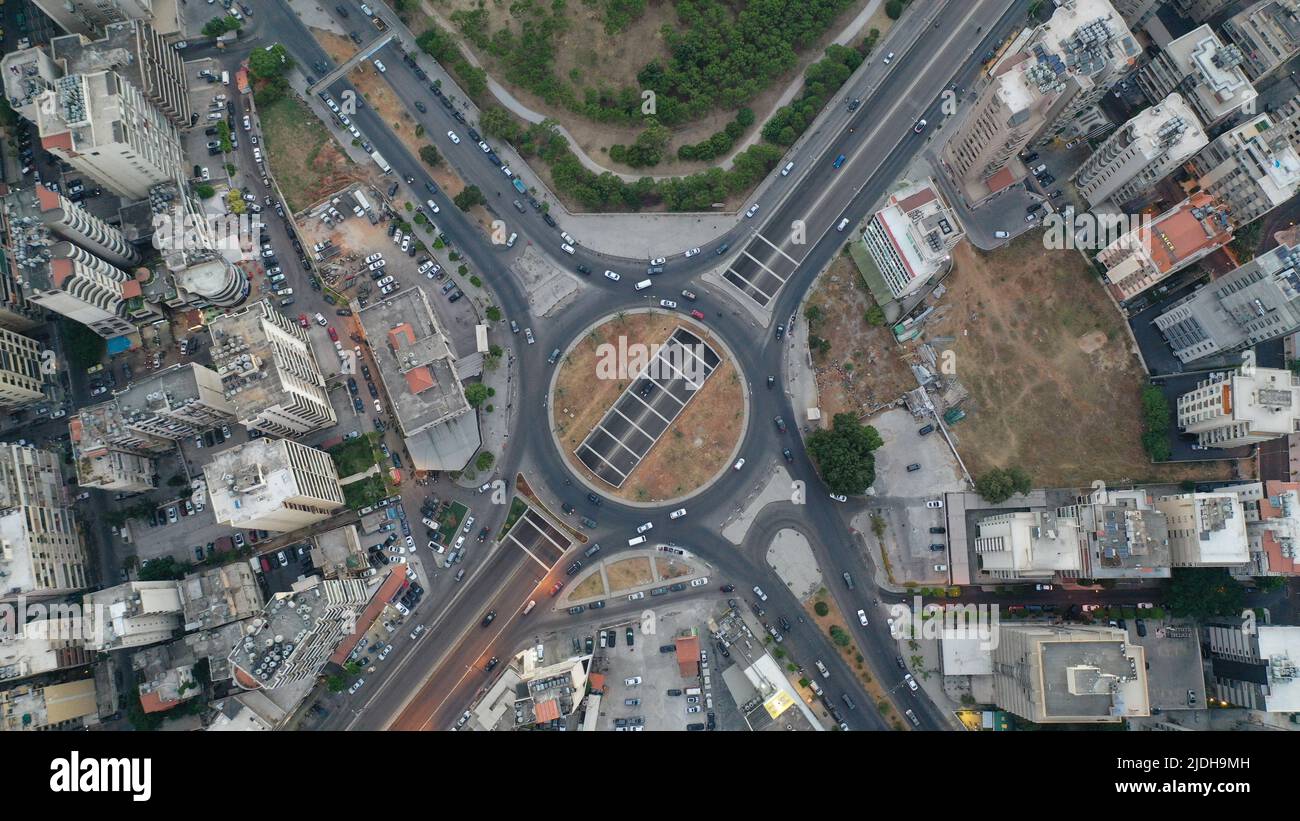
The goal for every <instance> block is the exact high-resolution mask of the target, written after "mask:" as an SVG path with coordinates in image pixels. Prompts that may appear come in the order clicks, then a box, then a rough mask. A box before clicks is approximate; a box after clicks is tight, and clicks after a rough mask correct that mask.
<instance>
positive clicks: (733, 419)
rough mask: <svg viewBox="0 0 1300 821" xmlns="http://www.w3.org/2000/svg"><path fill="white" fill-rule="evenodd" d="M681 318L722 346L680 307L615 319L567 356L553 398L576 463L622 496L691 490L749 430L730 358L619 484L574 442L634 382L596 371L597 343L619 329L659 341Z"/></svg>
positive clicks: (557, 428) (568, 453)
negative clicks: (590, 466) (591, 466)
mask: <svg viewBox="0 0 1300 821" xmlns="http://www.w3.org/2000/svg"><path fill="white" fill-rule="evenodd" d="M679 325H684V326H687V327H690V328H692V329H693V330H694V331H696V332H699V333H701V334H702V338H703V339H704V340H705V342H708V343H709V344H711V345H712V346H713V347H714V350H717V351H719V353H721V348H720V346H718V344H717V343H716V341H714V340H713V339H712V338H711V337H709V335H708V334H707V333H703V329H702V328H701V327H700V326H698V325H696V324H695V323H694V322H692V321H690V320H686V319H684V318H683V317H682V316H681V315H680V314H675V313H672V312H665V311H655V312H654V313H645V314H629V315H627V316H625V317H624V318H623V319H618V318H617V317H616V318H614V319H611V320H609V321H608V322H606V323H605V324H603V325H602V326H600V327H599V328H597V329H595V331H594V332H593V333H592V334H589V335H588V336H587V338H586V339H584V340H582V342H580V343H579V344H578V345H577V346H576V347H575V348H574V349H573V350H572V351H571V352H570V353H569V355H568V356H566V357H565V358H564V359H563V360H562V361H561V364H560V374H559V377H558V378H557V380H556V383H555V393H554V396H553V397H552V399H551V414H552V417H551V418H552V426H553V427H552V429H553V430H554V432H555V436H556V438H557V439H558V440H559V442H560V445H561V449H562V450H563V451H564V454H565V458H566V459H568V460H569V464H570V466H571V467H572V468H573V469H574V470H575V471H577V472H578V473H580V474H582V475H583V476H585V477H586V478H587V479H588V480H589V481H591V482H592V483H593V484H595V485H597V486H599V487H600V488H601V489H602V490H604V491H605V492H606V493H611V494H612V495H614V496H615V497H617V498H620V499H627V500H630V501H658V500H664V499H670V498H674V497H678V496H682V495H685V494H687V493H690V492H691V491H693V490H695V489H696V488H698V487H700V486H701V485H703V484H704V483H705V482H707V481H708V480H709V479H710V478H712V477H713V475H714V474H716V473H717V472H718V471H719V470H720V469H721V468H722V466H723V465H725V464H726V463H727V461H728V460H729V459H730V457H731V452H732V450H733V449H734V448H735V446H736V442H737V440H738V439H739V436H740V433H741V431H743V430H744V427H745V420H744V397H743V394H742V390H743V386H742V384H741V381H740V379H739V378H738V377H737V374H736V369H735V366H734V365H733V364H732V363H731V362H730V361H729V360H724V361H723V363H722V364H721V365H720V366H719V367H718V369H717V370H716V371H715V372H714V373H713V375H712V376H710V377H709V379H708V381H707V382H705V383H704V387H703V388H701V389H700V390H699V391H698V393H697V395H696V396H695V398H694V399H692V400H691V401H690V403H689V404H688V405H687V406H686V409H685V410H684V411H682V413H681V415H679V416H678V417H677V419H676V420H675V421H674V422H673V424H672V426H671V427H670V428H669V429H668V430H667V431H666V432H665V433H664V435H663V436H661V437H660V438H659V441H658V442H656V443H655V446H654V447H653V448H651V449H650V453H648V454H647V455H646V457H645V458H644V459H642V460H641V463H640V464H639V465H638V466H637V468H636V470H634V471H632V475H631V476H629V477H628V478H627V481H626V482H624V483H623V486H622V487H621V488H618V489H617V490H615V489H613V488H610V487H609V485H607V484H606V483H605V482H604V480H602V479H600V478H598V477H597V476H596V475H595V474H593V473H592V472H591V471H589V470H587V467H586V466H585V465H583V464H582V462H580V461H579V460H578V457H577V455H576V454H575V453H574V449H575V448H577V447H578V445H579V444H581V443H582V440H583V439H585V438H586V436H587V434H588V433H590V432H591V430H592V428H594V427H595V426H596V424H597V423H599V422H600V420H601V418H602V417H603V416H604V415H605V412H606V411H608V410H609V408H610V406H611V405H612V404H613V403H614V401H615V399H617V398H618V396H619V394H621V393H622V392H623V390H625V389H626V388H627V386H628V382H627V380H612V379H597V378H595V374H596V364H597V357H596V353H597V347H598V346H599V345H600V344H602V343H605V342H608V343H610V344H613V345H617V344H618V338H619V337H620V336H624V337H626V338H627V344H629V345H631V344H635V343H642V344H646V345H652V344H661V343H662V342H663V341H664V340H666V339H667V338H668V336H669V334H670V333H672V330H673V328H675V327H677V326H679Z"/></svg>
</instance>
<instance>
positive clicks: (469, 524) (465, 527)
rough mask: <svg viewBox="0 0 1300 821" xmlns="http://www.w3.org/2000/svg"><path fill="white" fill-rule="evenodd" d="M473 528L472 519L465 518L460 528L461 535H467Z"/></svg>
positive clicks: (470, 517) (471, 517) (469, 517)
mask: <svg viewBox="0 0 1300 821" xmlns="http://www.w3.org/2000/svg"><path fill="white" fill-rule="evenodd" d="M473 526H474V517H473V516H466V517H465V523H464V524H462V525H461V526H460V530H461V532H462V533H469V529H470V528H471V527H473Z"/></svg>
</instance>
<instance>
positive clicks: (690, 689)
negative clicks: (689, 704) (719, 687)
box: [686, 687, 701, 696]
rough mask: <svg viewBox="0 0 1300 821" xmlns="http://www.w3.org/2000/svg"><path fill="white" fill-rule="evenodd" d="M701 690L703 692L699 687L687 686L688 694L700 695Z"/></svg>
mask: <svg viewBox="0 0 1300 821" xmlns="http://www.w3.org/2000/svg"><path fill="white" fill-rule="evenodd" d="M700 692H701V690H700V688H699V687H687V688H686V695H688V696H698V695H699V694H700Z"/></svg>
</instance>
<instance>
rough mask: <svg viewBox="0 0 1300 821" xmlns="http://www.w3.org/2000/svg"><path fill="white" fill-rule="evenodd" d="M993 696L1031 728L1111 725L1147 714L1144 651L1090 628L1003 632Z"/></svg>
mask: <svg viewBox="0 0 1300 821" xmlns="http://www.w3.org/2000/svg"><path fill="white" fill-rule="evenodd" d="M993 692H994V694H995V699H994V700H995V702H996V704H997V706H998V707H1000V708H1001V709H1003V710H1007V711H1009V712H1012V713H1015V714H1016V715H1018V716H1020V717H1021V718H1024V719H1027V720H1029V721H1032V722H1034V723H1035V724H1112V723H1117V722H1120V721H1123V720H1125V719H1128V718H1135V717H1138V716H1146V715H1150V713H1151V705H1150V699H1149V695H1148V690H1147V672H1146V651H1145V650H1144V649H1143V648H1142V647H1141V646H1139V645H1136V644H1129V643H1128V632H1127V631H1125V630H1120V629H1119V628H1117V627H1103V626H1096V625H1069V626H1065V625H1049V624H1002V625H1001V627H1000V631H999V635H998V643H997V646H996V647H994V648H993Z"/></svg>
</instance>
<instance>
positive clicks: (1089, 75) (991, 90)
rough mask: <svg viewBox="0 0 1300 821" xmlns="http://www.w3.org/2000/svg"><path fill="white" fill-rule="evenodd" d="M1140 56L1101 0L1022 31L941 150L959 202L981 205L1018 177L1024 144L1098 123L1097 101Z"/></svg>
mask: <svg viewBox="0 0 1300 821" xmlns="http://www.w3.org/2000/svg"><path fill="white" fill-rule="evenodd" d="M1140 54H1141V48H1140V46H1139V45H1138V43H1137V40H1136V39H1135V38H1134V37H1133V34H1132V32H1130V31H1129V28H1128V26H1127V25H1126V24H1125V23H1124V20H1123V18H1122V17H1121V16H1120V15H1119V13H1118V12H1117V11H1116V10H1115V8H1114V7H1113V6H1112V5H1111V4H1110V3H1109V2H1107V0H1062V2H1061V3H1059V4H1058V5H1057V7H1056V9H1055V10H1054V11H1053V13H1052V17H1051V19H1050V20H1048V21H1047V22H1046V23H1043V24H1041V25H1039V26H1038V27H1036V28H1034V29H1032V30H1026V31H1025V32H1022V33H1021V35H1020V37H1018V38H1017V39H1016V41H1015V42H1014V43H1013V45H1012V47H1010V48H1009V49H1007V50H1006V51H1005V52H1004V53H1003V55H1002V57H1001V58H1000V59H999V60H998V62H997V63H996V64H994V65H993V66H992V67H991V74H992V77H991V80H990V82H989V83H988V84H987V85H985V86H984V88H983V89H982V90H981V91H980V92H979V96H978V97H977V99H976V100H975V103H974V105H973V106H972V110H971V111H970V113H969V115H968V116H967V117H966V119H965V120H964V121H963V122H962V123H960V124H958V125H957V126H956V127H955V128H954V129H953V131H952V133H951V135H950V137H949V139H948V142H947V143H946V144H945V146H944V148H943V152H942V159H943V160H944V162H945V163H946V164H947V166H948V167H949V168H950V169H951V170H952V172H953V173H954V175H955V177H956V179H957V180H958V182H959V184H960V186H961V188H962V190H963V192H964V195H965V196H966V198H967V199H968V200H970V201H972V202H976V201H979V200H982V199H984V198H985V197H987V196H988V195H990V194H992V193H994V192H996V191H998V190H1001V189H1002V188H1005V187H1006V186H1007V185H1009V184H1011V182H1013V181H1014V180H1015V179H1017V178H1019V177H1021V176H1024V173H1025V169H1024V168H1023V166H1021V164H1020V163H1019V161H1018V160H1016V159H1015V158H1016V155H1017V154H1018V153H1019V152H1020V151H1021V150H1022V149H1024V148H1025V146H1026V145H1028V144H1029V142H1030V141H1031V140H1035V139H1048V138H1052V137H1055V136H1059V135H1065V136H1076V135H1081V134H1084V133H1087V132H1088V131H1089V130H1091V129H1092V128H1095V127H1096V126H1098V125H1101V124H1103V123H1104V121H1105V120H1104V117H1103V116H1102V115H1100V113H1099V112H1097V111H1096V110H1095V106H1096V104H1097V102H1098V101H1099V100H1100V99H1101V98H1102V96H1103V95H1105V93H1106V90H1107V89H1108V88H1109V87H1110V86H1111V85H1113V84H1114V83H1116V82H1118V81H1119V80H1120V78H1121V77H1123V76H1125V75H1126V74H1127V73H1128V72H1129V71H1130V70H1131V69H1132V68H1133V67H1134V66H1135V65H1136V62H1137V58H1138V57H1139V55H1140Z"/></svg>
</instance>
